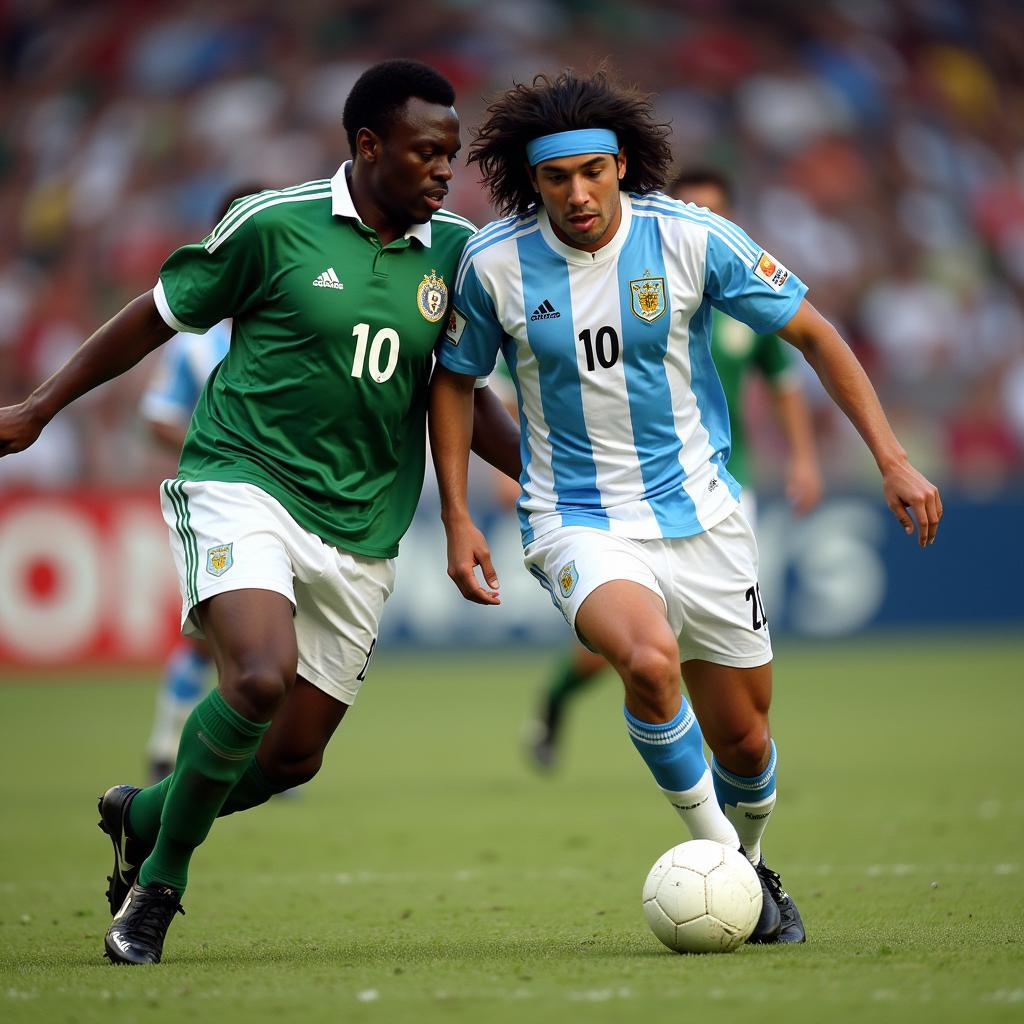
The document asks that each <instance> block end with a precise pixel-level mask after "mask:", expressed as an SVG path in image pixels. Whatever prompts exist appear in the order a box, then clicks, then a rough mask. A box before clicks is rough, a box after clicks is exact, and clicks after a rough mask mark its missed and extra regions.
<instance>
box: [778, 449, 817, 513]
mask: <svg viewBox="0 0 1024 1024" xmlns="http://www.w3.org/2000/svg"><path fill="white" fill-rule="evenodd" d="M824 490H825V485H824V483H823V482H822V479H821V473H820V471H819V470H818V464H817V462H815V460H814V459H794V460H793V461H792V462H791V463H790V464H789V469H788V471H787V473H786V498H787V500H788V501H789V504H790V507H791V508H792V509H793V511H794V512H795V513H796V515H798V516H805V515H807V513H808V512H810V511H811V509H813V508H814V506H815V505H817V504H818V502H819V501H821V495H822V493H823V491H824Z"/></svg>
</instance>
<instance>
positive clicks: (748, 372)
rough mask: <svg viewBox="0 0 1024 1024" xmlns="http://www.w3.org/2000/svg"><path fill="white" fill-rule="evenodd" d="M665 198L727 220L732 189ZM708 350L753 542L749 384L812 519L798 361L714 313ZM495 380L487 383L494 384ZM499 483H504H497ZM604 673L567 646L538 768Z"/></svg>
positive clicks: (684, 182) (772, 341) (713, 177)
mask: <svg viewBox="0 0 1024 1024" xmlns="http://www.w3.org/2000/svg"><path fill="white" fill-rule="evenodd" d="M668 194H669V195H670V196H671V197H672V198H673V199H680V200H682V201H683V202H684V203H693V204H694V205H695V206H703V207H705V208H707V209H708V210H710V211H711V212H712V213H716V214H718V215H720V216H722V217H726V218H729V219H732V212H731V210H732V185H731V184H730V182H729V180H728V179H727V178H726V177H725V175H723V174H722V173H721V172H720V171H717V170H715V169H714V168H710V167H707V168H700V167H694V168H690V169H688V170H685V171H683V172H682V173H680V174H679V175H677V176H676V178H675V180H674V181H673V182H672V184H671V186H670V187H669V190H668ZM710 345H711V358H712V359H713V360H714V362H715V369H716V371H717V372H718V378H719V380H720V381H721V384H722V391H723V392H724V394H725V404H726V408H727V411H728V415H729V461H728V462H727V463H726V467H725V468H726V469H727V470H728V471H729V474H730V475H731V476H732V478H733V479H734V480H735V481H736V482H737V483H738V484H739V485H740V486H741V488H742V491H741V492H740V507H741V508H742V510H743V514H744V515H745V516H746V517H747V521H748V522H749V523H750V525H751V528H752V529H753V530H754V533H755V535H756V533H757V498H756V496H755V494H754V490H753V486H752V484H753V480H752V479H751V470H750V461H749V457H748V454H747V447H748V446H747V429H746V423H745V422H744V416H743V411H742V402H743V395H744V391H745V386H746V384H747V382H748V380H749V379H750V377H752V376H759V377H761V379H762V380H763V381H764V382H765V384H766V385H767V387H768V391H769V393H770V395H771V398H772V404H773V407H774V411H775V414H776V419H777V420H778V423H779V426H780V428H781V430H782V435H783V439H784V441H785V442H786V447H787V449H788V454H789V458H788V460H787V465H786V477H785V490H786V497H787V498H788V499H789V502H790V505H791V507H792V509H793V512H794V514H795V515H798V516H803V515H806V514H807V513H808V512H810V511H811V509H813V508H814V507H815V506H816V505H817V504H818V501H819V500H820V499H821V493H822V480H821V471H820V469H819V467H818V458H817V453H816V451H815V444H814V432H813V429H812V427H811V416H810V410H809V409H808V407H807V401H806V399H805V398H804V395H803V389H802V388H801V386H800V374H799V372H798V371H797V368H796V366H795V363H794V357H795V355H796V354H795V352H793V350H792V348H790V347H789V346H788V345H786V344H785V343H784V342H783V341H781V340H780V339H779V338H778V337H776V335H774V334H757V333H755V332H754V331H752V330H751V329H750V328H749V327H747V325H746V324H743V323H740V322H739V321H738V320H734V319H733V318H732V317H730V316H727V315H726V314H725V313H723V312H721V310H718V309H715V308H712V310H711V334H710ZM500 365H502V366H503V365H504V363H502V364H500ZM494 380H495V378H492V382H493V381H494ZM506 404H508V403H507V402H506ZM504 479H505V478H504V477H502V481H504ZM607 667H608V662H607V661H605V659H604V658H602V657H601V655H599V654H595V653H594V652H593V651H589V650H587V648H586V647H584V646H583V645H582V644H579V643H574V644H573V647H572V650H571V651H570V652H569V654H568V655H567V656H566V657H565V658H564V659H563V660H562V662H561V663H560V664H559V666H558V668H557V671H556V673H555V675H554V678H553V679H552V680H551V681H550V682H549V683H548V685H547V686H545V688H544V691H543V693H542V694H541V699H540V702H539V706H538V709H537V715H536V718H535V719H534V720H533V721H531V722H530V723H529V728H528V732H527V736H526V740H527V750H528V753H529V755H530V757H531V758H532V759H533V761H534V763H535V764H536V765H537V766H538V767H540V768H542V769H547V768H550V767H551V766H552V764H553V763H554V761H555V759H556V756H557V751H558V747H559V743H560V738H561V735H562V727H563V725H564V722H565V715H566V712H567V711H568V708H569V707H570V706H571V704H572V702H573V701H574V700H575V698H576V697H577V695H579V694H580V693H581V692H582V691H583V690H584V689H585V688H586V687H587V686H588V684H589V683H590V682H591V680H593V679H596V678H597V676H598V675H600V674H601V673H602V672H603V671H604V670H605V669H606V668H607Z"/></svg>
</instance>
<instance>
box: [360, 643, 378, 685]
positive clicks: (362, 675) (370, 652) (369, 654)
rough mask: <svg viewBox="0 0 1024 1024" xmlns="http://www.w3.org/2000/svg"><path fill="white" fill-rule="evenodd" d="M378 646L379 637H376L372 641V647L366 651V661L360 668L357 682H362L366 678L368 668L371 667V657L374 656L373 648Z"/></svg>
mask: <svg viewBox="0 0 1024 1024" xmlns="http://www.w3.org/2000/svg"><path fill="white" fill-rule="evenodd" d="M376 646H377V638H376V637H374V638H373V639H372V640H371V641H370V649H369V650H368V651H367V652H366V661H364V662H363V667H362V668H361V669H360V670H359V675H357V676H356V681H357V682H360V683H361V682H362V681H363V680H364V679H365V678H366V670H367V669H368V668H369V667H370V659H371V658H372V657H373V649H374V647H376Z"/></svg>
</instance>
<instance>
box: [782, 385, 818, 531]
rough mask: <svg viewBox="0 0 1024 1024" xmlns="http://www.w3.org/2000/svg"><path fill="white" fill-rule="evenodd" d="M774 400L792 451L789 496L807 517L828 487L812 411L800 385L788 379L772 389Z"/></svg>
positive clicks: (787, 474) (794, 505) (787, 442)
mask: <svg viewBox="0 0 1024 1024" xmlns="http://www.w3.org/2000/svg"><path fill="white" fill-rule="evenodd" d="M772 401H773V403H774V406H775V415H776V418H777V419H778V421H779V425H780V426H781V428H782V433H783V436H784V437H785V439H786V445H787V448H788V450H789V465H788V466H787V468H786V497H787V498H788V499H789V502H790V504H791V505H792V506H793V510H794V511H795V512H796V514H797V515H801V516H803V515H806V514H807V513H808V512H810V511H811V509H813V508H814V506H815V505H817V504H818V502H819V501H821V495H822V491H823V490H824V484H823V482H822V479H821V467H820V466H819V465H818V451H817V447H816V446H815V444H814V429H813V427H812V426H811V411H810V409H809V408H808V407H807V399H806V398H805V397H804V393H803V389H802V388H801V387H800V385H799V384H798V383H796V382H795V381H792V380H786V379H785V378H783V380H781V381H780V382H779V383H778V384H777V385H776V386H774V387H773V388H772Z"/></svg>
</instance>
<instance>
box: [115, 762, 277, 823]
mask: <svg viewBox="0 0 1024 1024" xmlns="http://www.w3.org/2000/svg"><path fill="white" fill-rule="evenodd" d="M289 788H290V787H289V786H285V785H282V784H281V783H280V782H273V781H271V780H270V779H268V778H267V776H266V775H265V774H264V772H263V769H262V768H261V767H260V763H259V761H257V760H256V758H255V757H254V758H253V759H252V760H251V761H250V762H249V767H248V768H246V769H245V774H244V775H243V776H242V777H241V778H240V779H239V780H238V782H236V783H235V788H234V789H233V790H231V792H230V793H228V798H227V800H225V801H224V806H223V807H221V809H220V814H219V815H218V817H220V818H223V817H224V816H225V815H226V814H234V813H235V812H236V811H247V810H248V809H249V808H250V807H259V805H260V804H265V803H266V802H267V801H268V800H269V799H270V798H271V797H272V796H276V795H277V794H278V793H283V792H284V791H285V790H286V789H289ZM141 795H142V794H141V793H140V794H139V796H141ZM138 798H139V797H136V798H135V799H136V800H138Z"/></svg>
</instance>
